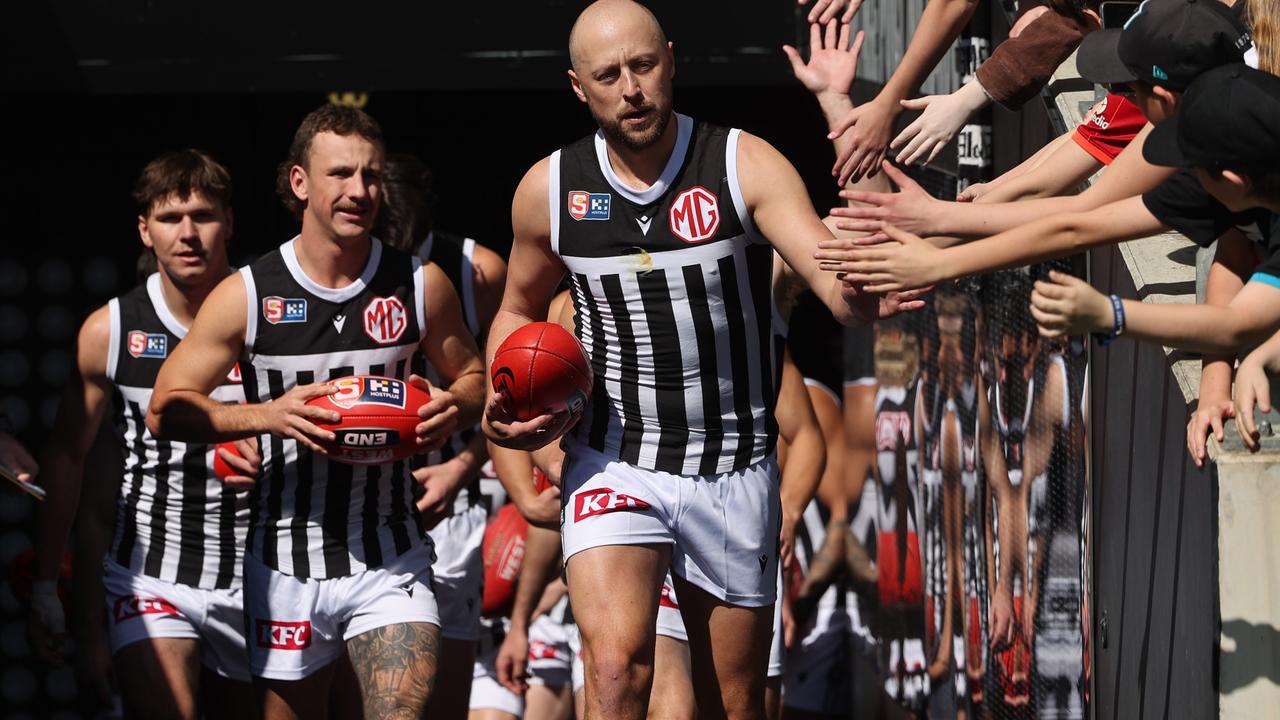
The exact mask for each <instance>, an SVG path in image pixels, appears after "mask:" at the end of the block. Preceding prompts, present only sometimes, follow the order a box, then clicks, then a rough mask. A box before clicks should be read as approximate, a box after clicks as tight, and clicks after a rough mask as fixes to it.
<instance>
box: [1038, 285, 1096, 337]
mask: <svg viewBox="0 0 1280 720" xmlns="http://www.w3.org/2000/svg"><path fill="white" fill-rule="evenodd" d="M1031 317H1033V318H1035V321H1036V324H1037V325H1039V326H1040V334H1041V335H1043V336H1045V337H1051V338H1052V337H1060V336H1062V335H1087V334H1088V333H1094V332H1110V331H1111V329H1112V328H1114V327H1115V313H1114V311H1113V310H1112V307H1111V301H1110V300H1109V299H1108V298H1107V296H1106V295H1103V294H1102V293H1100V292H1098V291H1097V290H1095V289H1094V288H1093V287H1092V286H1091V285H1089V283H1087V282H1085V281H1084V280H1081V279H1080V278H1078V277H1075V276H1073V275H1068V274H1067V273H1063V272H1058V271H1057V270H1050V271H1049V280H1047V281H1045V280H1037V281H1036V285H1035V289H1034V290H1032V291H1031Z"/></svg>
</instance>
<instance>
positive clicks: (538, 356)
mask: <svg viewBox="0 0 1280 720" xmlns="http://www.w3.org/2000/svg"><path fill="white" fill-rule="evenodd" d="M490 379H491V380H492V381H493V389H494V390H495V391H499V392H501V393H503V394H504V395H505V396H506V406H507V412H509V413H511V414H512V415H513V416H515V418H516V419H517V420H521V421H526V420H532V419H534V418H536V417H538V416H539V415H542V414H544V413H556V412H560V411H563V410H566V409H567V410H569V411H571V412H577V411H578V410H581V409H582V407H583V406H584V405H585V404H586V402H587V398H588V397H590V396H591V363H590V361H588V360H587V353H586V351H585V350H583V349H582V343H580V342H578V339H577V338H575V337H574V336H573V335H572V334H571V333H570V332H569V331H568V330H565V329H564V328H563V327H561V326H560V325H557V324H556V323H551V322H534V323H529V324H528V325H525V326H524V327H522V328H520V329H519V330H516V331H515V332H513V333H511V334H510V335H509V336H507V339H506V340H504V341H503V342H502V344H501V345H499V346H498V351H497V352H496V353H494V355H493V367H492V368H491V369H490Z"/></svg>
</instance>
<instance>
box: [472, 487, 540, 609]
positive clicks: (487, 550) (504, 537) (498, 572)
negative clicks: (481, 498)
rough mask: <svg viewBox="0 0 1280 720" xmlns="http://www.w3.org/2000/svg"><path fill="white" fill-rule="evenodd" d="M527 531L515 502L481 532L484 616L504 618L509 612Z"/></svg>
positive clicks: (508, 505) (509, 504) (482, 606)
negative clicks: (482, 535)
mask: <svg viewBox="0 0 1280 720" xmlns="http://www.w3.org/2000/svg"><path fill="white" fill-rule="evenodd" d="M528 531H529V523H528V522H527V521H526V520H525V519H524V516H523V515H521V514H520V509H519V508H517V507H516V504H515V503H507V504H506V505H503V506H502V509H501V510H499V511H498V514H497V515H494V516H493V519H492V520H490V521H489V527H487V528H485V529H484V546H483V550H482V551H481V552H482V553H483V557H484V599H483V600H482V601H481V604H480V606H481V607H480V612H481V613H482V614H483V615H484V616H485V617H504V616H506V615H507V614H509V613H510V612H511V604H512V603H513V602H514V601H515V598H516V581H517V580H519V579H520V567H521V566H522V565H524V536H525V534H526V533H527V532H528Z"/></svg>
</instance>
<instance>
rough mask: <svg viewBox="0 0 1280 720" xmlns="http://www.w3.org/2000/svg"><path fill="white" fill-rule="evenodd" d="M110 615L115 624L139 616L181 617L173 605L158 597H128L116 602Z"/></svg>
mask: <svg viewBox="0 0 1280 720" xmlns="http://www.w3.org/2000/svg"><path fill="white" fill-rule="evenodd" d="M113 610H114V612H113V613H112V614H113V615H114V616H115V621H116V624H119V623H122V622H124V621H125V620H129V619H132V618H136V617H138V616H140V615H181V614H182V613H180V612H178V608H176V607H174V606H173V603H171V602H169V601H168V600H165V599H164V598H158V597H138V596H137V595H130V596H129V597H122V598H119V599H117V600H116V603H115V606H114V608H113Z"/></svg>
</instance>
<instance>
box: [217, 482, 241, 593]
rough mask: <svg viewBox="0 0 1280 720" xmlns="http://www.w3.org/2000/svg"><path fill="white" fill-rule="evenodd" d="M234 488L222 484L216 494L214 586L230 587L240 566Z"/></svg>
mask: <svg viewBox="0 0 1280 720" xmlns="http://www.w3.org/2000/svg"><path fill="white" fill-rule="evenodd" d="M237 504H238V503H237V498H236V492H235V490H232V489H231V488H229V487H227V486H225V485H223V486H222V491H221V494H219V496H218V573H217V576H216V578H215V579H214V587H219V588H225V587H230V586H231V583H232V581H233V580H234V579H235V577H236V574H237V570H239V568H240V554H239V553H240V547H239V545H238V543H237V542H236V506H237Z"/></svg>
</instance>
